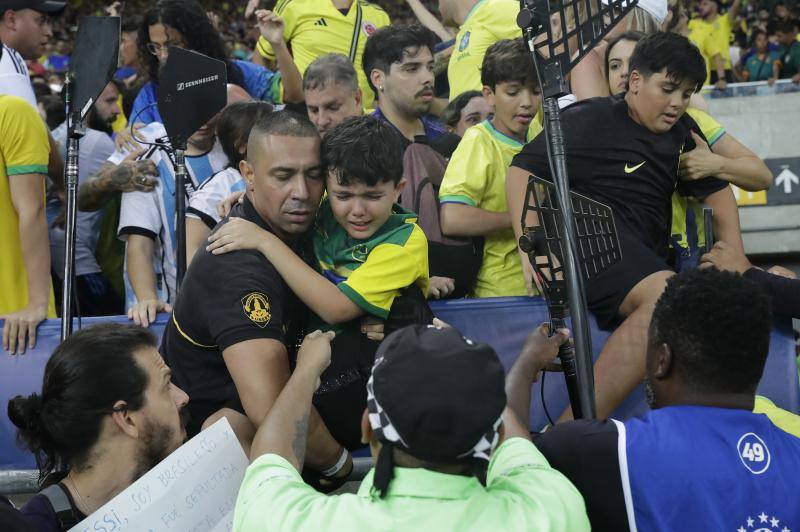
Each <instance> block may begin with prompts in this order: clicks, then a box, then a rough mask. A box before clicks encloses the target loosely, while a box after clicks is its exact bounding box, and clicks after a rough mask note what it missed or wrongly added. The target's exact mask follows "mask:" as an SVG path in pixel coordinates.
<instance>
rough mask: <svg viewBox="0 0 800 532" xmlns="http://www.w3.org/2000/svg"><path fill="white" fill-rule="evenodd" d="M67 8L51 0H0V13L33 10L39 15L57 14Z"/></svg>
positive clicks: (63, 4)
mask: <svg viewBox="0 0 800 532" xmlns="http://www.w3.org/2000/svg"><path fill="white" fill-rule="evenodd" d="M65 7H67V3H66V2H55V1H53V0H0V13H5V12H6V11H9V10H10V11H19V10H20V9H33V10H34V11H39V12H41V13H59V12H61V11H64V8H65Z"/></svg>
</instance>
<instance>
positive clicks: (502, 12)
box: [439, 0, 520, 100]
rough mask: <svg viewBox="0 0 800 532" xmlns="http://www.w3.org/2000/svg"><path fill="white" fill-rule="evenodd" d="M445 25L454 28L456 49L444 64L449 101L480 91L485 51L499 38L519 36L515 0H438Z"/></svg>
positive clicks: (517, 6) (517, 7) (517, 5)
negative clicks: (456, 28) (445, 66)
mask: <svg viewBox="0 0 800 532" xmlns="http://www.w3.org/2000/svg"><path fill="white" fill-rule="evenodd" d="M439 12H440V13H441V15H442V21H443V22H444V24H445V25H452V26H457V27H458V28H459V29H458V34H457V35H456V40H455V48H454V49H453V54H452V55H451V56H450V62H449V63H448V65H447V79H448V82H449V84H450V99H451V100H452V99H453V98H455V97H456V96H458V95H459V94H461V93H462V92H466V91H470V90H477V91H479V90H481V88H482V83H481V64H482V63H483V56H484V54H486V50H487V49H488V48H489V46H491V45H492V44H494V43H496V42H497V41H499V40H501V39H515V38H517V37H519V36H520V29H519V26H517V13H519V2H517V1H516V0H439Z"/></svg>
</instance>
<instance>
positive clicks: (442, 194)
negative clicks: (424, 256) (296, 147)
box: [439, 120, 537, 297]
mask: <svg viewBox="0 0 800 532" xmlns="http://www.w3.org/2000/svg"><path fill="white" fill-rule="evenodd" d="M533 132H534V133H536V132H537V131H533ZM528 134H529V136H530V134H531V132H530V131H529V133H528ZM522 146H523V144H522V143H521V142H519V141H518V140H516V139H513V138H511V137H508V136H506V135H504V134H503V133H500V132H499V131H497V129H495V127H494V126H493V125H492V123H491V122H489V121H488V120H486V121H483V122H481V123H480V124H478V125H476V126H473V127H471V128H469V129H468V130H467V131H466V132H465V133H464V138H463V139H461V142H460V143H459V144H458V147H457V148H456V150H455V151H454V152H453V155H452V157H451V158H450V163H449V164H448V165H447V170H446V171H445V174H444V178H443V179H442V185H441V187H440V188H439V201H440V202H441V203H461V204H464V205H471V206H473V207H479V208H481V209H483V210H486V211H491V212H508V204H507V203H506V172H507V171H508V166H509V165H510V164H511V159H513V158H514V156H515V155H516V154H517V153H519V151H520V150H521V149H522ZM473 295H474V296H475V297H500V296H524V295H528V291H527V289H526V287H525V279H524V277H523V275H522V263H521V262H520V255H519V252H518V251H517V241H516V238H514V231H513V230H512V229H511V228H509V229H504V230H502V231H497V232H495V233H492V234H490V235H486V237H485V243H484V247H483V263H482V264H481V269H480V270H479V271H478V277H477V279H476V280H475V288H474V290H473Z"/></svg>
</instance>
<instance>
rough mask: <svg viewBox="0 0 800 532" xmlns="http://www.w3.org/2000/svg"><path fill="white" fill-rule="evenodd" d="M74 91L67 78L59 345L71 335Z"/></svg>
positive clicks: (77, 127)
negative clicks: (64, 202) (62, 272)
mask: <svg viewBox="0 0 800 532" xmlns="http://www.w3.org/2000/svg"><path fill="white" fill-rule="evenodd" d="M74 89H75V82H74V80H73V79H72V77H71V76H70V75H69V74H67V76H66V80H65V84H64V90H65V91H66V98H65V102H66V114H67V162H66V166H65V168H64V186H65V195H66V198H65V199H66V212H65V220H64V283H63V292H62V294H61V341H62V342H63V341H64V340H65V339H66V338H67V337H68V336H69V335H70V334H72V303H73V301H72V293H73V286H74V282H75V218H76V216H77V198H78V164H79V153H80V138H81V137H82V136H83V130H82V127H81V123H80V118H79V117H80V115H79V114H77V113H76V114H73V113H74V111H73V109H72V98H73V91H74ZM76 116H77V117H78V123H76V122H75V118H76Z"/></svg>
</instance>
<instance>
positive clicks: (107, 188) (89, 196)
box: [78, 152, 158, 211]
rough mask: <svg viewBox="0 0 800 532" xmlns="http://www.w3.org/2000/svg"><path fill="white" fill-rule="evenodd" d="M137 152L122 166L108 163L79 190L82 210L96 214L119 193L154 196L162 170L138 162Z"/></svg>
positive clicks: (151, 162) (122, 163)
mask: <svg viewBox="0 0 800 532" xmlns="http://www.w3.org/2000/svg"><path fill="white" fill-rule="evenodd" d="M140 153H141V152H134V153H132V154H130V155H129V156H128V157H126V158H125V160H123V161H122V162H121V163H120V164H113V163H106V164H104V165H103V166H102V167H100V170H98V171H97V173H96V174H94V175H93V176H91V177H90V178H89V179H88V180H87V181H86V182H85V183H83V184H82V185H81V186H80V188H79V189H78V208H79V209H80V210H82V211H96V210H98V209H101V208H103V206H104V205H105V204H106V202H107V201H108V200H109V199H110V198H111V196H112V195H113V194H116V193H118V192H134V191H136V190H138V191H141V192H150V191H151V190H153V188H154V187H155V186H156V184H157V183H158V179H157V178H158V169H157V168H156V165H155V163H153V161H150V160H143V161H136V160H134V159H135V158H136V156H137V155H139V154H140Z"/></svg>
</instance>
